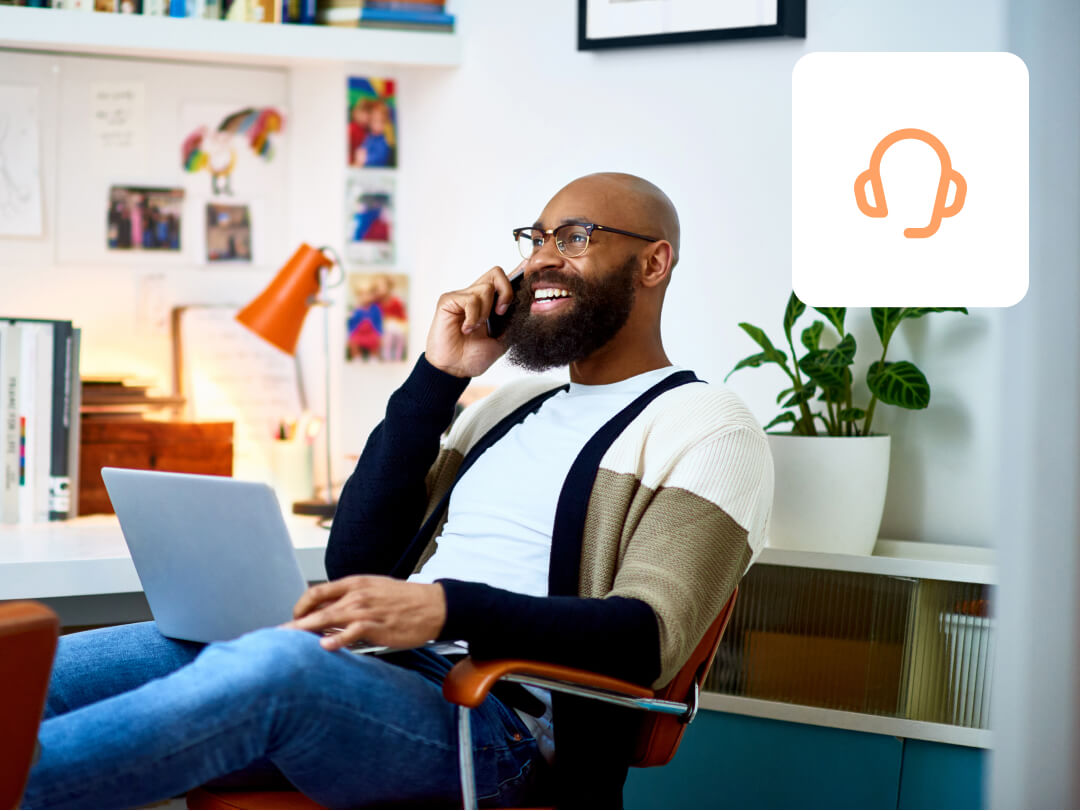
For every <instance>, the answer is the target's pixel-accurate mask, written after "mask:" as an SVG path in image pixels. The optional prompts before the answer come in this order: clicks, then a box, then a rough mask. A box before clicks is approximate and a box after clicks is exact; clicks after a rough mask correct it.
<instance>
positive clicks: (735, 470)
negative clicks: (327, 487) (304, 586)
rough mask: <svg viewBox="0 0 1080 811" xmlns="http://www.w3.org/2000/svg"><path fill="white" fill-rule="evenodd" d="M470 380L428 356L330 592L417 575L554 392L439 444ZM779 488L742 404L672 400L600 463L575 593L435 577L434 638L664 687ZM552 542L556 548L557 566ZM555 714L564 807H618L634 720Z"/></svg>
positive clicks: (369, 454) (466, 420)
mask: <svg viewBox="0 0 1080 811" xmlns="http://www.w3.org/2000/svg"><path fill="white" fill-rule="evenodd" d="M467 384H468V380H466V379H462V378H456V377H452V376H451V375H447V374H445V373H443V372H441V371H439V370H437V369H435V368H434V367H433V366H431V365H430V364H429V363H428V362H427V361H426V359H425V358H424V357H423V356H421V358H420V360H419V361H418V362H417V364H416V367H415V368H414V369H413V372H412V374H411V375H410V376H409V378H408V380H406V382H405V384H404V385H403V386H402V387H401V388H400V389H398V390H397V391H396V392H395V393H394V394H393V395H392V396H391V398H390V401H389V404H388V407H387V412H386V417H385V419H384V420H383V422H382V423H381V424H380V425H379V426H378V427H377V428H376V429H375V431H373V432H372V435H371V437H370V438H369V440H368V443H367V445H366V447H365V449H364V452H363V454H362V456H361V458H360V461H359V463H358V464H357V467H356V470H355V472H354V473H353V475H352V476H351V477H350V478H349V481H348V482H347V483H346V485H345V488H344V489H343V491H342V495H341V499H340V501H339V504H338V510H337V513H336V515H335V516H334V522H333V527H332V529H331V533H330V540H329V544H328V547H327V553H326V569H327V574H328V576H329V577H330V578H331V579H336V578H338V577H343V576H346V575H349V574H356V573H382V574H387V573H389V574H393V575H395V576H401V577H406V576H408V574H410V573H411V572H412V571H418V570H419V569H420V567H422V566H423V564H424V562H425V561H426V560H427V558H428V557H430V556H431V554H433V553H434V550H435V543H436V538H437V537H438V535H439V532H440V530H441V527H442V524H443V523H444V522H445V519H446V509H445V503H444V502H443V496H444V495H445V494H446V493H447V491H448V490H449V489H450V488H451V487H452V485H453V483H454V481H455V480H456V478H457V474H458V471H459V469H460V467H461V465H462V462H463V460H465V459H466V458H467V457H468V455H469V452H470V450H471V449H473V448H474V447H475V446H477V444H478V443H481V442H483V441H484V438H485V436H486V435H487V434H488V432H489V431H491V429H492V428H494V427H495V426H497V425H498V424H499V423H500V422H501V421H502V420H504V418H506V417H507V415H510V414H513V413H514V412H515V411H516V410H519V409H521V408H522V407H523V406H527V405H528V404H529V403H530V402H537V401H538V400H539V399H542V395H543V394H544V392H547V391H551V390H552V389H553V387H555V386H557V385H558V384H557V383H555V382H553V381H551V380H544V379H541V378H528V379H526V380H522V381H519V382H516V383H512V384H510V385H507V386H504V387H502V388H500V389H499V390H497V391H496V392H494V393H493V394H491V395H490V396H488V397H487V398H485V399H484V400H481V401H480V402H478V403H477V404H475V405H474V406H472V407H470V408H468V409H466V410H465V412H464V413H463V414H462V415H461V417H460V418H459V419H458V420H457V421H456V422H455V423H454V425H453V427H452V428H451V430H450V433H449V435H448V436H447V437H446V438H445V440H444V441H442V442H441V443H440V437H441V436H442V434H443V432H444V431H445V429H446V427H447V426H448V425H449V423H450V422H451V420H452V418H453V410H454V404H455V403H456V401H457V399H458V397H459V396H460V394H461V392H462V391H463V390H464V388H465V386H466V385H467ZM507 475H508V476H512V475H514V472H513V471H512V470H508V471H507ZM772 486H773V473H772V461H771V457H770V455H769V451H768V445H767V442H766V440H765V436H764V433H763V432H762V430H761V428H760V426H759V425H758V423H757V422H756V421H755V419H754V418H753V416H752V415H751V414H750V412H749V411H748V410H747V408H746V407H745V406H744V405H743V404H742V402H741V401H740V400H739V399H738V397H737V396H736V395H734V394H733V393H732V392H730V391H729V390H728V389H726V388H724V387H721V386H713V385H708V384H705V383H700V382H698V383H690V384H687V385H683V386H679V387H677V388H674V389H671V390H670V391H666V392H664V393H663V394H661V395H660V396H659V397H657V398H656V399H655V400H653V401H652V402H651V403H650V404H649V405H648V406H646V407H645V409H644V410H643V411H642V412H641V413H640V414H639V415H638V416H637V417H636V418H635V419H634V420H633V421H632V422H630V424H629V425H628V426H627V427H626V429H625V430H623V431H622V433H621V434H619V436H618V437H617V438H616V439H615V441H614V442H613V443H612V444H611V445H610V447H609V448H608V449H607V451H606V452H605V453H604V455H603V457H602V460H601V463H600V467H599V470H598V471H597V473H596V477H595V481H594V482H593V484H592V489H591V493H590V495H589V499H588V508H587V512H586V515H585V520H584V527H583V530H582V533H581V552H580V560H578V561H577V569H578V570H577V573H576V577H575V580H576V582H577V595H576V596H548V597H532V596H528V595H523V594H516V593H512V592H509V591H506V590H503V589H497V588H493V587H491V586H487V585H484V584H480V583H469V582H463V581H456V580H441V581H439V582H440V583H441V584H442V586H443V589H444V591H445V594H446V600H447V619H446V623H445V626H444V628H443V633H442V635H441V638H444V639H465V640H467V641H468V642H469V647H470V651H471V653H472V655H473V656H475V657H477V658H484V659H487V658H502V657H512V658H529V659H542V660H547V661H553V662H557V663H560V664H566V665H570V666H574V667H582V668H585V669H589V670H594V671H598V672H602V673H607V674H609V675H612V676H616V677H618V678H623V679H627V680H630V681H634V682H636V683H639V684H645V685H651V686H653V687H661V686H663V685H665V684H666V683H667V682H668V681H670V680H671V678H672V677H673V676H674V675H675V673H677V672H678V670H679V668H680V667H681V666H682V664H683V663H684V662H685V661H686V660H687V658H688V657H689V655H690V654H691V652H692V651H693V649H694V648H695V647H696V645H697V643H698V641H700V639H701V637H702V635H703V634H704V632H705V630H706V629H707V628H708V627H709V625H710V624H711V623H712V621H713V620H714V619H715V618H716V616H717V615H718V614H719V612H720V609H721V608H722V607H723V605H724V603H725V602H726V601H727V599H728V597H729V596H730V595H731V592H732V590H733V589H734V587H735V585H736V584H737V583H738V581H739V579H740V578H741V577H742V575H743V574H744V573H745V571H746V569H747V568H748V567H749V565H750V563H751V562H752V560H753V559H754V557H755V556H756V555H757V553H758V552H760V550H761V548H762V547H763V545H764V540H765V534H766V528H767V523H768V518H769V511H770V508H771V504H772ZM437 507H439V508H440V514H438V515H435V514H434V512H435V510H436V508H437ZM558 522H559V519H558V516H557V517H556V524H558ZM421 527H423V528H424V529H425V530H428V534H427V535H426V537H425V536H424V533H422V532H421V533H420V534H419V535H418V531H419V530H420V529H421ZM432 528H433V530H432ZM555 545H556V539H555V538H553V549H552V560H553V561H555V560H556V559H557V556H558V551H559V550H558V549H556V548H555ZM410 550H412V552H411V553H410ZM417 551H419V554H417ZM553 700H554V704H553V714H554V728H555V736H556V737H555V748H556V759H555V773H556V790H557V795H556V801H557V802H559V803H560V805H566V804H573V805H576V806H577V807H617V806H619V805H621V787H622V782H623V780H624V779H625V776H626V768H627V764H628V762H629V756H630V745H631V743H632V739H633V729H634V726H635V725H636V723H637V718H638V716H637V715H636V713H634V712H633V711H627V710H621V709H616V708H612V707H607V706H597V705H596V702H592V703H591V704H588V703H583V702H584V700H583V699H574V698H570V697H566V696H559V695H556V696H555V697H554V699H553Z"/></svg>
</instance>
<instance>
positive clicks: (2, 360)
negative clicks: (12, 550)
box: [0, 322, 11, 524]
mask: <svg viewBox="0 0 1080 811" xmlns="http://www.w3.org/2000/svg"><path fill="white" fill-rule="evenodd" d="M10 328H11V325H10V324H5V323H2V322H0V524H6V523H8V521H7V519H6V518H5V512H6V509H7V502H6V501H5V499H4V467H5V465H4V447H5V445H6V444H7V397H6V396H5V395H6V393H7V392H6V388H5V386H4V383H5V382H6V381H7V358H6V356H5V352H6V351H7V342H8V341H9V340H10V339H9V338H8V330H9V329H10Z"/></svg>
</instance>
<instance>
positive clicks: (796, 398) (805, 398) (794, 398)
mask: <svg viewBox="0 0 1080 811" xmlns="http://www.w3.org/2000/svg"><path fill="white" fill-rule="evenodd" d="M815 391H817V386H815V385H814V384H813V383H811V384H810V385H808V386H803V387H802V389H800V390H799V391H797V392H795V393H794V394H792V395H791V396H790V397H789V398H788V399H787V400H786V401H785V402H784V405H783V407H784V408H791V407H792V406H797V405H801V404H802V403H807V402H809V401H810V398H812V397H813V396H814V392H815Z"/></svg>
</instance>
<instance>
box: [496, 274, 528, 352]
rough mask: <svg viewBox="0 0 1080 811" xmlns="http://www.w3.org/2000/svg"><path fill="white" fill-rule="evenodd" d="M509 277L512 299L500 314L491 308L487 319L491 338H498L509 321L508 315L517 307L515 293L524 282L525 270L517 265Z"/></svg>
mask: <svg viewBox="0 0 1080 811" xmlns="http://www.w3.org/2000/svg"><path fill="white" fill-rule="evenodd" d="M509 279H510V286H511V287H512V288H514V300H513V301H511V302H510V306H509V307H507V308H506V312H505V313H503V314H502V315H499V314H498V313H497V312H495V307H492V308H491V315H489V316H488V319H487V330H488V335H489V336H490V337H492V338H498V337H499V336H500V335H502V334H503V333H504V332H505V331H506V325H507V324H508V323H510V316H512V315H513V314H514V310H515V309H517V294H518V291H519V290H521V285H522V284H523V283H524V282H525V271H524V270H523V269H521V268H520V267H519V268H518V269H517V270H515V271H514V274H513V275H512V276H510V277H509ZM496 306H497V305H496Z"/></svg>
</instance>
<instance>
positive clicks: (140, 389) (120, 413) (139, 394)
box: [80, 377, 184, 421]
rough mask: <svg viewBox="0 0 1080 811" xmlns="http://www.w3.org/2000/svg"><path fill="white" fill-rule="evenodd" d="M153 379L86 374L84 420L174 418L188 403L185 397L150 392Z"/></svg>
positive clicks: (83, 393) (83, 386) (82, 412)
mask: <svg viewBox="0 0 1080 811" xmlns="http://www.w3.org/2000/svg"><path fill="white" fill-rule="evenodd" d="M151 387H152V384H151V383H148V382H146V381H139V380H133V379H131V378H125V377H84V378H83V379H82V408H81V409H80V411H81V414H82V418H83V419H84V420H95V421H100V420H142V419H145V418H147V417H150V418H151V419H153V418H160V419H171V418H173V417H176V416H178V415H177V414H176V411H177V410H178V409H180V408H181V407H182V406H183V405H184V398H183V397H177V396H172V395H164V396H162V395H154V394H151V393H150V389H151Z"/></svg>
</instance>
